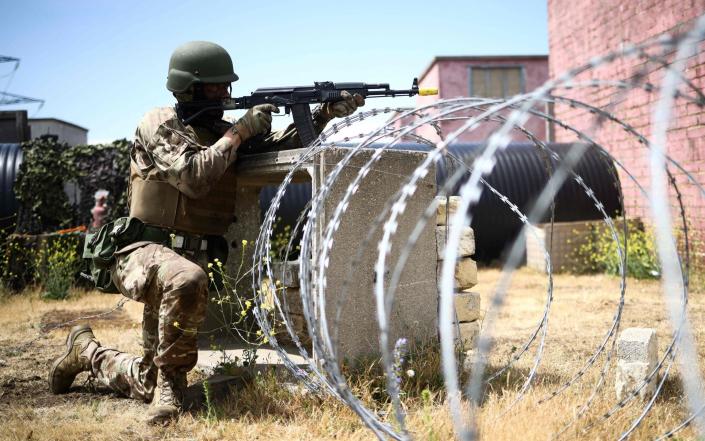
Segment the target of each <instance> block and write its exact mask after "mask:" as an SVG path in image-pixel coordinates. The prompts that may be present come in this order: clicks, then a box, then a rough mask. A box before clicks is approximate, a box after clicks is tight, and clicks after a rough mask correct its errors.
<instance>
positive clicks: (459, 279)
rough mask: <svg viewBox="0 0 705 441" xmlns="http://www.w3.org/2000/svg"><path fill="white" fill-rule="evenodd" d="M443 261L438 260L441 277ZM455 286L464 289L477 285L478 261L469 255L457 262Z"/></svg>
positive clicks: (438, 274) (439, 276)
mask: <svg viewBox="0 0 705 441" xmlns="http://www.w3.org/2000/svg"><path fill="white" fill-rule="evenodd" d="M442 265H443V261H440V262H438V265H437V277H438V280H439V281H440V279H441V268H442ZM454 279H455V288H456V289H458V290H464V289H469V288H472V287H473V286H475V285H477V263H475V261H474V260H472V259H471V258H469V257H464V258H462V259H460V260H458V263H456V264H455V276H454Z"/></svg>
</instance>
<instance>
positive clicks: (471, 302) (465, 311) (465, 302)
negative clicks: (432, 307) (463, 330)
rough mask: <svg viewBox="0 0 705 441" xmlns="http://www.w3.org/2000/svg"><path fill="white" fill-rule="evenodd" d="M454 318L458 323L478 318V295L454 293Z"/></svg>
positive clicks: (475, 293) (473, 293)
mask: <svg viewBox="0 0 705 441" xmlns="http://www.w3.org/2000/svg"><path fill="white" fill-rule="evenodd" d="M454 302H455V317H456V320H458V322H460V323H463V322H472V321H475V320H477V319H479V318H480V293H477V292H469V291H467V292H458V293H455V298H454Z"/></svg>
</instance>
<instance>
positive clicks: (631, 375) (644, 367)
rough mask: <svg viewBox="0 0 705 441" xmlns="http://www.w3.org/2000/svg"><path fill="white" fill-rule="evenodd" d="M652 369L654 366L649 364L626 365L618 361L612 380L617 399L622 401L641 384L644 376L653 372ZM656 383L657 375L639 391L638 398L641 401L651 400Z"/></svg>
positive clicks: (635, 363)
mask: <svg viewBox="0 0 705 441" xmlns="http://www.w3.org/2000/svg"><path fill="white" fill-rule="evenodd" d="M654 367H655V365H654V366H651V365H650V364H649V363H638V362H632V363H628V362H624V361H622V360H619V361H618V362H617V374H616V376H615V380H614V386H615V392H616V394H617V399H618V400H622V399H623V398H626V397H627V396H628V395H629V394H630V393H631V392H632V391H633V390H634V389H635V388H636V387H637V386H638V385H639V384H641V382H642V381H643V380H644V378H646V376H647V375H649V373H651V371H653V369H654ZM657 383H658V375H655V376H654V378H652V379H651V381H649V383H648V384H647V385H646V386H644V387H643V388H642V389H641V390H639V398H641V399H642V400H646V399H649V398H651V396H652V395H653V393H654V392H655V391H656V385H657Z"/></svg>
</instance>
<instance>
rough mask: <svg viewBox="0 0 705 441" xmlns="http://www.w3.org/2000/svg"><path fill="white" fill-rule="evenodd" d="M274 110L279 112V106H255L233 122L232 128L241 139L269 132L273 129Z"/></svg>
mask: <svg viewBox="0 0 705 441" xmlns="http://www.w3.org/2000/svg"><path fill="white" fill-rule="evenodd" d="M272 112H274V113H279V108H277V106H275V105H273V104H260V105H258V106H254V107H252V108H251V109H249V110H248V111H247V113H245V115H243V117H242V118H240V119H238V120H237V122H236V123H235V124H233V127H232V129H231V130H232V131H233V132H234V133H237V134H239V135H240V140H241V141H245V140H247V139H250V138H252V137H253V136H257V135H263V134H267V133H269V132H270V131H271V130H272Z"/></svg>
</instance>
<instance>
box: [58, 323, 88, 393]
mask: <svg viewBox="0 0 705 441" xmlns="http://www.w3.org/2000/svg"><path fill="white" fill-rule="evenodd" d="M86 332H90V333H92V332H93V331H92V330H91V328H90V327H89V326H88V325H76V326H74V327H73V328H71V332H69V335H68V336H67V337H66V352H65V353H64V354H63V355H62V356H60V357H59V358H57V359H56V360H54V363H53V364H52V365H51V369H50V370H49V388H50V389H51V391H52V393H54V394H62V393H66V392H68V391H69V389H70V388H71V384H73V380H74V379H75V378H76V375H78V374H79V373H80V372H76V374H74V375H73V376H70V375H69V376H66V375H57V372H56V370H57V368H58V367H59V365H60V364H61V363H63V362H64V360H66V358H67V357H68V356H69V355H71V351H72V350H73V345H74V342H75V341H76V338H77V337H78V336H79V335H81V334H83V333H86Z"/></svg>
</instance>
